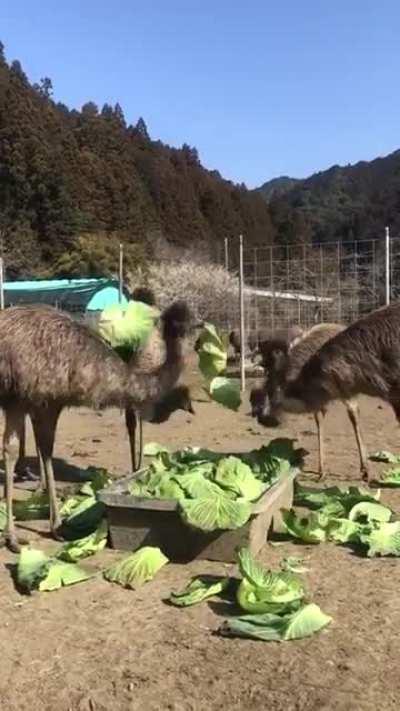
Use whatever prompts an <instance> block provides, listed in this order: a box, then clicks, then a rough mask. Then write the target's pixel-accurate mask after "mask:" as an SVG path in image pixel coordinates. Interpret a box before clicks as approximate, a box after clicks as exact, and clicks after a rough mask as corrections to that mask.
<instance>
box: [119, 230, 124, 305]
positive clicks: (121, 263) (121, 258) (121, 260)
mask: <svg viewBox="0 0 400 711" xmlns="http://www.w3.org/2000/svg"><path fill="white" fill-rule="evenodd" d="M123 283H124V245H123V244H120V245H119V290H118V301H119V303H120V304H122V293H123Z"/></svg>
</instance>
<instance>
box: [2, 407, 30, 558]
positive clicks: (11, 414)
mask: <svg viewBox="0 0 400 711" xmlns="http://www.w3.org/2000/svg"><path fill="white" fill-rule="evenodd" d="M4 415H5V427H4V435H3V457H4V467H5V470H6V483H5V495H6V526H5V529H4V533H3V536H4V540H5V543H6V545H7V547H8V548H9V549H10V550H11V551H12V552H13V553H19V551H20V544H21V545H24V544H26V543H27V542H28V541H27V540H25V539H22V538H17V534H16V530H15V522H14V516H13V493H14V470H15V465H16V463H17V459H18V453H19V451H20V442H21V432H22V429H23V426H24V419H25V413H24V412H22V411H21V410H20V409H19V408H18V407H17V406H14V407H9V408H5V410H4Z"/></svg>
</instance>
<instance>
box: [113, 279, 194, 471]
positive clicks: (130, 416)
mask: <svg viewBox="0 0 400 711" xmlns="http://www.w3.org/2000/svg"><path fill="white" fill-rule="evenodd" d="M132 298H133V299H134V300H135V301H141V302H142V303H144V304H148V306H155V305H156V298H155V295H154V292H153V291H152V290H151V289H149V288H147V287H138V288H137V289H135V290H134V291H133V292H132ZM164 358H165V342H164V340H163V337H162V333H161V331H160V329H159V328H155V329H154V330H153V331H152V333H151V335H150V337H149V340H148V342H147V344H146V346H145V347H144V348H142V349H140V350H139V352H138V353H136V354H135V355H134V356H133V357H132V362H131V365H132V366H134V367H135V368H136V369H137V370H138V371H141V372H144V373H149V372H151V371H152V370H154V369H155V368H157V367H159V366H160V365H161V364H162V362H163V360H164ZM176 410H184V411H186V412H190V413H192V414H194V410H193V407H192V403H191V399H190V393H189V391H188V389H187V388H186V387H184V386H180V387H178V388H175V389H174V391H173V392H171V393H168V395H166V396H165V397H164V398H163V399H162V400H160V401H159V402H157V403H155V404H154V411H153V413H152V416H151V418H150V419H149V422H152V423H161V422H166V421H167V420H168V419H169V417H170V415H171V414H172V413H173V412H175V411H176ZM147 419H148V418H147ZM125 423H126V428H127V430H128V438H129V447H130V453H131V463H132V470H133V471H137V470H138V469H139V468H140V467H141V465H142V460H143V424H142V417H140V415H139V414H138V413H137V412H136V411H135V410H134V408H133V407H130V406H128V407H126V408H125ZM138 431H139V447H138V450H137V449H136V434H137V432H138Z"/></svg>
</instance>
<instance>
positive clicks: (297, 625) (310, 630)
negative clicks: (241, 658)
mask: <svg viewBox="0 0 400 711" xmlns="http://www.w3.org/2000/svg"><path fill="white" fill-rule="evenodd" d="M331 621H332V618H331V617H329V616H328V615H325V614H324V613H323V612H322V610H321V609H320V608H319V607H318V605H315V604H314V603H310V604H308V605H305V606H304V607H302V608H301V609H300V610H298V611H297V612H293V613H290V614H287V615H284V616H280V615H277V614H273V613H265V614H259V615H243V616H241V617H234V618H232V619H230V620H226V621H225V622H224V624H223V625H222V627H221V628H220V633H221V634H223V635H227V636H233V637H247V638H250V639H260V640H263V641H265V642H282V641H287V640H295V639H303V638H304V637H310V636H311V635H313V634H315V633H316V632H319V631H320V630H321V629H323V628H324V627H326V626H327V625H329V624H330V622H331Z"/></svg>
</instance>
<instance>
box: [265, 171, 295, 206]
mask: <svg viewBox="0 0 400 711" xmlns="http://www.w3.org/2000/svg"><path fill="white" fill-rule="evenodd" d="M299 182H300V180H298V179H297V178H289V176H287V175H281V176H280V177H279V178H272V180H268V181H267V182H266V183H263V185H261V186H260V187H259V188H256V190H255V192H257V193H260V195H262V196H263V198H264V200H266V202H271V200H272V199H275V198H280V197H282V196H283V195H286V193H288V192H289V191H290V190H292V188H294V187H295V186H296V185H297V184H298V183H299Z"/></svg>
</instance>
